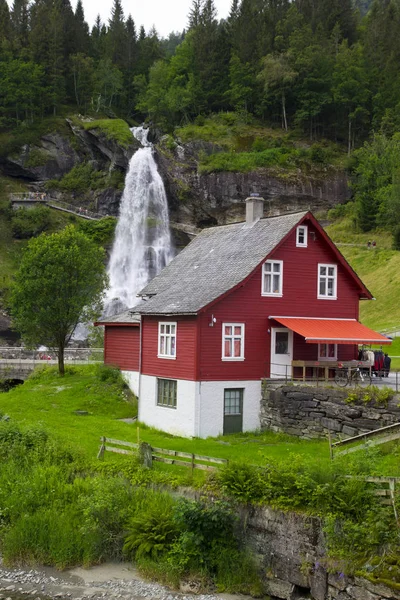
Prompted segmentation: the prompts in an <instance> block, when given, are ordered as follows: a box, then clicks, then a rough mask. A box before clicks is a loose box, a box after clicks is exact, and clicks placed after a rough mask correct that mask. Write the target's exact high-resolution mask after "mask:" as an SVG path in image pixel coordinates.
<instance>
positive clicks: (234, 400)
mask: <svg viewBox="0 0 400 600" xmlns="http://www.w3.org/2000/svg"><path fill="white" fill-rule="evenodd" d="M242 406H243V389H242V388H238V389H226V390H224V415H241V414H242Z"/></svg>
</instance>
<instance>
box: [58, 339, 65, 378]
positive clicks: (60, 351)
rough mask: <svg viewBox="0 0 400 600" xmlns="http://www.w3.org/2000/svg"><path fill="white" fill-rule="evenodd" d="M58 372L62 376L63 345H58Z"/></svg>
mask: <svg viewBox="0 0 400 600" xmlns="http://www.w3.org/2000/svg"><path fill="white" fill-rule="evenodd" d="M58 373H59V375H61V376H64V374H65V369H64V346H63V345H60V346H59V348H58Z"/></svg>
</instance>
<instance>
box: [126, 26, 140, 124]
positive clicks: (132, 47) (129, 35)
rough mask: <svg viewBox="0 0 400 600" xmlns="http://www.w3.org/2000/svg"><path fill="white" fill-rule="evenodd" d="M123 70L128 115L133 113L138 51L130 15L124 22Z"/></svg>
mask: <svg viewBox="0 0 400 600" xmlns="http://www.w3.org/2000/svg"><path fill="white" fill-rule="evenodd" d="M125 60H126V62H125V69H124V90H125V103H126V110H127V112H128V114H130V113H131V112H132V111H133V108H134V104H135V86H134V79H135V75H136V69H137V60H138V50H137V39H136V27H135V22H134V20H133V19H132V17H131V15H129V17H128V18H127V20H126V57H125Z"/></svg>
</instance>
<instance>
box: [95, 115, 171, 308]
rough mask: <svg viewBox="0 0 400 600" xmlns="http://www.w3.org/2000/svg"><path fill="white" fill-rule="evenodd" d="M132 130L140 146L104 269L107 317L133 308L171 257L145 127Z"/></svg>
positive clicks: (160, 187) (164, 199)
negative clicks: (105, 273)
mask: <svg viewBox="0 0 400 600" xmlns="http://www.w3.org/2000/svg"><path fill="white" fill-rule="evenodd" d="M131 131H132V134H133V135H134V137H135V138H136V139H137V140H139V141H140V142H141V143H142V145H143V146H144V147H143V148H140V149H139V150H137V151H136V152H135V154H134V155H133V156H132V158H131V161H130V163H129V170H128V173H127V176H126V179H125V189H124V192H123V195H122V198H121V205H120V211H119V219H118V224H117V228H116V232H115V241H114V245H113V248H112V251H111V256H110V262H109V266H108V275H109V278H110V288H109V290H108V293H107V297H106V302H105V311H104V312H105V314H106V315H107V316H110V315H112V314H116V313H117V312H121V311H122V310H125V309H127V308H131V307H132V306H134V305H135V304H137V303H138V298H137V297H136V295H137V293H138V292H139V291H140V290H141V289H142V288H143V287H144V286H145V285H146V284H147V283H148V281H150V279H152V278H153V277H154V276H155V275H157V273H159V272H160V271H161V269H163V268H164V267H165V266H166V265H167V264H168V263H169V261H170V260H171V259H172V257H173V253H172V246H171V236H170V231H169V217H168V204H167V196H166V193H165V188H164V184H163V181H162V179H161V176H160V174H159V172H158V169H157V165H156V162H155V160H154V158H153V149H152V145H151V143H150V142H149V141H148V140H147V136H148V129H145V128H144V127H133V128H132V129H131Z"/></svg>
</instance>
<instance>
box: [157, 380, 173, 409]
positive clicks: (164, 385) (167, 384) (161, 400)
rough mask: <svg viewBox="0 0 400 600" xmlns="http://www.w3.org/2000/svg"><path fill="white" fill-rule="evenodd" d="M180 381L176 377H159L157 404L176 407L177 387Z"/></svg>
mask: <svg viewBox="0 0 400 600" xmlns="http://www.w3.org/2000/svg"><path fill="white" fill-rule="evenodd" d="M177 385H178V382H177V381H176V380H175V379H157V405H158V406H165V407H167V408H176V389H177Z"/></svg>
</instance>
